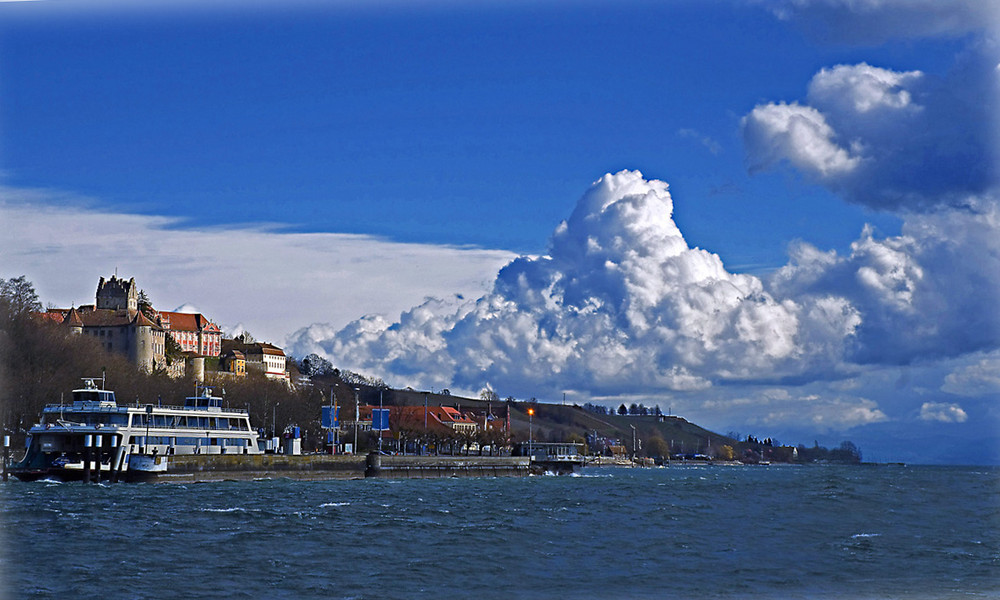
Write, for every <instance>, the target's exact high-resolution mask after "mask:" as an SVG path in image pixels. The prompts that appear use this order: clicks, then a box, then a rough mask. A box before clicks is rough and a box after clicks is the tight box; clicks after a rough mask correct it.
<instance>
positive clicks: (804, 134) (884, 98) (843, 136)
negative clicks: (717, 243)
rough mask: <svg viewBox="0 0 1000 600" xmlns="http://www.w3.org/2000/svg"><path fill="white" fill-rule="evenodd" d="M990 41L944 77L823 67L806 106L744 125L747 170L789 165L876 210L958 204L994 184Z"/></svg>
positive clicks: (765, 111) (764, 112)
mask: <svg viewBox="0 0 1000 600" xmlns="http://www.w3.org/2000/svg"><path fill="white" fill-rule="evenodd" d="M996 54H998V49H997V48H996V45H995V44H991V43H988V42H983V43H982V44H981V45H979V46H976V48H975V50H974V51H970V52H968V53H967V54H966V55H965V56H964V57H963V58H962V59H961V60H960V61H959V62H958V63H956V65H955V66H954V68H953V69H952V71H951V72H949V73H948V75H947V76H946V77H944V78H941V77H928V76H927V75H925V74H924V73H923V72H921V71H918V70H911V71H893V70H891V69H885V68H880V67H876V66H872V65H869V64H867V63H860V64H856V65H836V66H834V67H831V68H827V69H822V70H821V71H819V72H818V73H817V74H816V75H815V76H814V77H813V78H812V81H811V82H810V83H809V84H808V92H807V95H806V99H805V102H804V103H801V104H800V103H799V102H798V101H793V102H790V103H789V102H768V103H765V104H761V105H758V106H756V107H755V108H753V109H752V110H751V111H750V112H749V113H748V114H747V115H746V116H744V117H743V119H742V122H741V126H742V132H743V141H744V144H745V148H746V153H747V159H748V161H749V164H750V166H751V168H752V169H753V170H761V169H767V168H773V167H775V166H777V165H779V164H788V165H790V166H792V167H793V168H795V169H797V170H799V171H801V172H802V173H803V174H805V175H807V176H809V177H810V178H811V179H812V180H814V181H816V182H818V183H820V184H823V185H825V186H827V187H829V188H830V189H831V190H833V191H834V192H837V193H838V194H841V195H842V196H843V197H844V198H845V199H847V200H849V201H852V202H855V203H858V204H863V205H866V206H870V207H873V208H876V209H881V210H893V211H898V210H903V211H920V212H928V211H932V210H936V209H938V208H941V207H953V208H963V207H965V206H966V202H967V199H968V198H969V197H970V196H978V195H983V194H988V193H990V191H991V190H995V189H996V188H997V186H998V185H1000V178H998V172H997V159H998V158H1000V157H998V154H997V145H996V143H995V133H996V131H997V126H998V119H997V115H998V113H1000V110H998V109H1000V101H998V92H997V90H998V88H997V86H996V85H995V79H996V76H995V69H994V65H995V64H996V56H995V55H996Z"/></svg>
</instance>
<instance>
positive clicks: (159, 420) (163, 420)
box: [153, 415, 167, 427]
mask: <svg viewBox="0 0 1000 600" xmlns="http://www.w3.org/2000/svg"><path fill="white" fill-rule="evenodd" d="M166 426H167V416H166V415H156V416H154V417H153V427H166Z"/></svg>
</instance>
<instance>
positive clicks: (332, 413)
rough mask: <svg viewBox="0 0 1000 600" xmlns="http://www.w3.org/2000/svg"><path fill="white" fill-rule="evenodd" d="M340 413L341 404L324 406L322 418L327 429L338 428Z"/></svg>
mask: <svg viewBox="0 0 1000 600" xmlns="http://www.w3.org/2000/svg"><path fill="white" fill-rule="evenodd" d="M339 413H340V407H339V406H324V407H323V418H322V423H323V427H324V428H326V429H336V428H337V421H338V418H339V416H338V415H339Z"/></svg>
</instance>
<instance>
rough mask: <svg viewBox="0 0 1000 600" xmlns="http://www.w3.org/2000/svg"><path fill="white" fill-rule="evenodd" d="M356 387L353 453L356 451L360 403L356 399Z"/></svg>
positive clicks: (355, 395) (356, 389) (355, 389)
mask: <svg viewBox="0 0 1000 600" xmlns="http://www.w3.org/2000/svg"><path fill="white" fill-rule="evenodd" d="M359 391H360V390H359V389H358V388H354V452H353V453H354V454H357V453H358V421H360V420H361V403H360V401H359V400H358V392H359Z"/></svg>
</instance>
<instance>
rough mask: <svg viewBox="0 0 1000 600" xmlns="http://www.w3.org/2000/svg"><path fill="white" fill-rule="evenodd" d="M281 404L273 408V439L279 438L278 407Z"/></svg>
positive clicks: (276, 403)
mask: <svg viewBox="0 0 1000 600" xmlns="http://www.w3.org/2000/svg"><path fill="white" fill-rule="evenodd" d="M279 404H281V402H275V403H274V406H272V407H271V437H278V405H279Z"/></svg>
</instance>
